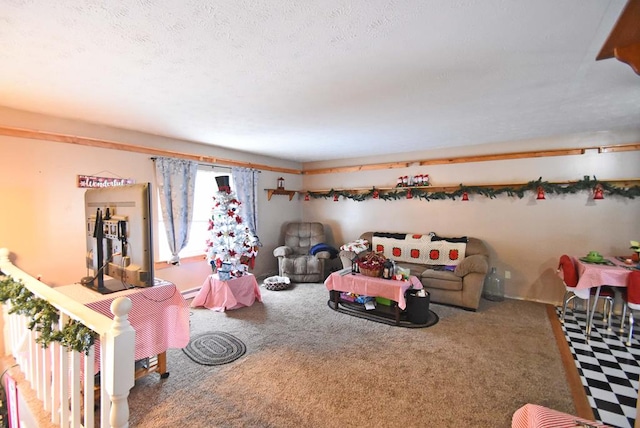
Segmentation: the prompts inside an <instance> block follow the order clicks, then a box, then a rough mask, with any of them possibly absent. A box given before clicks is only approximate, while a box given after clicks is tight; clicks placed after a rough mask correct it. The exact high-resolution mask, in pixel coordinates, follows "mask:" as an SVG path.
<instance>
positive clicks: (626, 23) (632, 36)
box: [596, 0, 640, 61]
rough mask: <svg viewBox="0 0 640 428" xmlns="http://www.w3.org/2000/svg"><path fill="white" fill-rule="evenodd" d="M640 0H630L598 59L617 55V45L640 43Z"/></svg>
mask: <svg viewBox="0 0 640 428" xmlns="http://www.w3.org/2000/svg"><path fill="white" fill-rule="evenodd" d="M639 22H640V0H629V1H628V2H627V4H626V5H625V7H624V9H622V12H621V13H620V16H619V17H618V20H617V21H616V23H615V24H614V26H613V28H612V29H611V33H610V34H609V37H607V40H606V41H605V42H604V45H602V48H601V49H600V52H599V53H598V55H597V56H596V61H599V60H602V59H608V58H613V57H615V56H616V55H615V49H616V48H617V47H624V46H631V45H634V44H637V43H640V25H638V23H639Z"/></svg>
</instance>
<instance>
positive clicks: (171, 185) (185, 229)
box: [154, 157, 198, 264]
mask: <svg viewBox="0 0 640 428" xmlns="http://www.w3.org/2000/svg"><path fill="white" fill-rule="evenodd" d="M154 161H155V166H156V181H157V183H158V184H157V185H158V191H159V194H160V207H161V209H162V218H163V220H164V225H165V230H166V232H167V242H168V244H169V249H170V250H171V259H170V260H169V263H171V264H179V263H180V257H179V256H178V254H179V253H180V250H182V249H183V248H184V247H185V245H187V242H188V240H189V229H190V227H191V218H192V216H193V194H194V186H195V180H196V171H197V169H198V164H197V163H196V162H192V161H189V160H185V159H173V158H161V157H159V158H155V159H154Z"/></svg>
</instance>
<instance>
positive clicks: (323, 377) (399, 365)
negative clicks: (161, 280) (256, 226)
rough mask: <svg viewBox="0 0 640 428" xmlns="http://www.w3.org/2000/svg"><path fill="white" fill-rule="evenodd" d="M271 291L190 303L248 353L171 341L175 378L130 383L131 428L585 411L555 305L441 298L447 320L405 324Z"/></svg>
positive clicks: (417, 422)
mask: <svg viewBox="0 0 640 428" xmlns="http://www.w3.org/2000/svg"><path fill="white" fill-rule="evenodd" d="M262 295H263V303H256V304H254V305H253V306H251V307H249V308H242V309H238V310H235V311H228V312H226V313H219V312H213V311H210V310H207V309H192V310H191V312H192V316H191V335H192V337H193V336H196V335H198V334H200V333H204V332H208V331H224V332H228V333H230V334H232V335H234V336H236V337H237V338H239V339H240V340H241V341H242V342H244V343H245V344H246V348H247V349H246V354H245V355H244V356H242V357H240V358H239V359H238V360H236V361H234V362H232V363H229V364H225V365H222V366H202V365H199V364H197V363H195V362H193V361H192V360H191V359H189V358H188V357H187V356H186V355H185V354H184V352H183V351H182V350H170V351H169V352H168V367H169V371H170V373H171V374H170V376H169V378H168V379H165V380H160V379H159V377H158V376H157V375H151V376H148V377H146V378H143V379H140V380H138V381H137V383H136V386H135V387H134V388H133V389H132V391H131V395H130V399H129V403H130V410H131V419H130V421H131V426H132V427H172V426H193V427H200V426H203V427H204V426H207V427H247V426H251V427H294V426H295V427H301V426H314V427H363V426H384V427H425V426H428V427H452V426H461V427H462V426H464V427H471V426H473V427H489V426H491V427H509V426H510V422H511V416H512V414H513V412H514V411H515V410H516V409H518V408H519V407H521V406H522V405H524V404H526V403H536V404H540V405H543V406H546V407H550V408H553V409H556V410H559V411H563V412H569V413H574V414H575V407H574V404H573V401H572V395H571V394H572V393H571V391H570V388H569V386H568V384H567V381H566V376H565V371H564V368H563V365H562V360H561V358H560V354H559V351H558V348H557V346H556V343H555V338H554V334H553V332H552V329H551V325H550V321H549V318H548V317H547V310H546V306H545V305H542V304H537V303H533V302H523V301H512V300H506V301H504V302H488V301H484V300H483V301H482V305H481V308H480V310H479V311H478V312H475V313H474V312H469V311H465V310H461V309H455V308H450V307H445V306H439V305H431V309H432V310H433V311H434V312H436V313H437V314H438V317H439V322H438V323H437V324H436V325H434V326H432V327H429V328H422V329H407V328H400V327H394V326H389V325H385V324H380V323H375V322H372V321H369V320H365V319H361V318H356V317H352V316H349V315H345V314H341V313H338V312H335V311H333V310H331V309H330V308H329V307H328V306H327V299H328V292H327V290H326V289H325V287H324V286H323V285H322V284H296V285H294V286H293V287H292V288H291V289H289V290H284V291H269V290H265V289H264V288H262Z"/></svg>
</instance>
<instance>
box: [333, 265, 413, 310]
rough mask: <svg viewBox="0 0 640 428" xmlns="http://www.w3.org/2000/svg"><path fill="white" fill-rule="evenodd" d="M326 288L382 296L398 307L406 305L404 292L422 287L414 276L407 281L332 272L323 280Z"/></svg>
mask: <svg viewBox="0 0 640 428" xmlns="http://www.w3.org/2000/svg"><path fill="white" fill-rule="evenodd" d="M324 285H325V286H326V287H327V290H330V291H331V290H335V291H344V292H347V293H355V294H360V295H364V296H375V297H384V298H385V299H389V300H393V301H394V302H398V307H399V308H400V309H405V308H406V307H407V302H406V300H405V298H404V293H405V291H407V290H408V289H409V287H411V286H413V288H415V289H420V288H422V283H421V282H420V280H419V279H418V278H417V277H415V276H411V277H409V280H408V281H396V280H393V279H382V278H374V277H371V276H365V275H362V274H356V275H352V274H350V273H348V274H346V275H340V273H338V272H334V273H332V274H331V275H329V277H328V278H327V279H326V280H325V281H324Z"/></svg>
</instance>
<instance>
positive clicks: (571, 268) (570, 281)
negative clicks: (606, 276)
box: [558, 254, 615, 326]
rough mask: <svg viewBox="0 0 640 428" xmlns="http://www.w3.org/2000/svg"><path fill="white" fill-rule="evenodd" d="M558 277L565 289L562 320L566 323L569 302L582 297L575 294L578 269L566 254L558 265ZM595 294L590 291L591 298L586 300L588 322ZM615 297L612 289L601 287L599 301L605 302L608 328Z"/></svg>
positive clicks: (604, 317)
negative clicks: (592, 297) (565, 315)
mask: <svg viewBox="0 0 640 428" xmlns="http://www.w3.org/2000/svg"><path fill="white" fill-rule="evenodd" d="M558 275H560V277H561V278H562V282H563V283H564V287H565V292H564V298H563V299H562V316H561V318H560V319H561V321H562V322H564V314H565V312H566V311H567V305H568V304H569V302H571V301H572V300H573V299H575V298H578V299H580V296H578V295H576V294H575V292H574V291H575V289H576V286H577V285H578V269H577V267H576V265H575V263H574V262H573V259H572V258H571V257H569V256H568V255H566V254H563V255H562V256H560V262H559V263H558ZM595 293H596V289H595V288H592V289H591V290H590V293H589V297H587V299H586V306H587V320H588V319H589V311H590V310H591V296H594V295H595ZM614 297H615V293H614V291H613V289H612V288H611V287H607V286H602V287H600V295H599V296H598V299H599V300H602V302H603V303H602V319H603V320H604V321H605V323H606V325H607V326H611V313H612V312H613V302H614ZM574 305H575V303H574ZM574 308H575V306H574Z"/></svg>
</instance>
